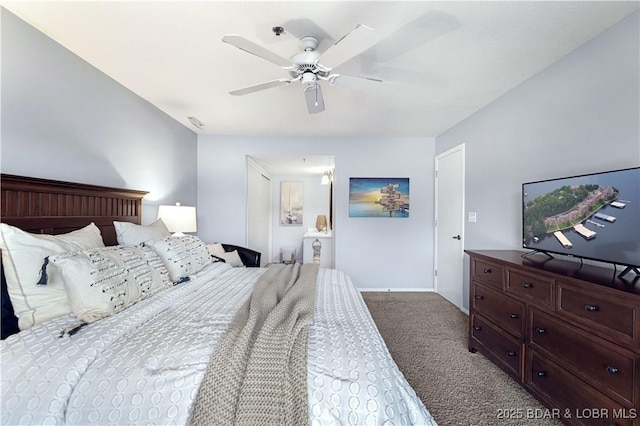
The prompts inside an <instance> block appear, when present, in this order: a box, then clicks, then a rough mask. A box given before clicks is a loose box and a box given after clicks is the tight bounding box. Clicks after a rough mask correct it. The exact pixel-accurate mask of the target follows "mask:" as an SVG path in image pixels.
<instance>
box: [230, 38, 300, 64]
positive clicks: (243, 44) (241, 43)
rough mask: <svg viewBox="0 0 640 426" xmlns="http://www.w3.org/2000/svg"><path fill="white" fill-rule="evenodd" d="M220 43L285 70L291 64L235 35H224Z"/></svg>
mask: <svg viewBox="0 0 640 426" xmlns="http://www.w3.org/2000/svg"><path fill="white" fill-rule="evenodd" d="M222 41H223V42H225V43H229V44H230V45H232V46H235V47H237V48H238V49H240V50H244V51H245V52H247V53H251V54H252V55H255V56H257V57H259V58H262V59H264V60H266V61H269V62H271V63H272V64H276V65H277V66H279V67H282V68H286V69H288V68H291V62H289V61H288V60H287V59H285V58H283V57H282V56H280V55H277V54H275V53H273V52H272V51H270V50H268V49H265V48H264V47H262V46H258V45H257V44H255V43H254V42H252V41H249V40H247V39H246V38H244V37H242V36H239V35H235V34H231V35H226V36H224V37H222Z"/></svg>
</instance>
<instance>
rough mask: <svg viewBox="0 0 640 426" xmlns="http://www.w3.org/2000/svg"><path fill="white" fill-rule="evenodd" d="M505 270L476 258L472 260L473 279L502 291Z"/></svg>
mask: <svg viewBox="0 0 640 426" xmlns="http://www.w3.org/2000/svg"><path fill="white" fill-rule="evenodd" d="M504 271H505V268H504V267H502V266H499V265H496V264H493V263H489V262H485V261H483V260H479V259H476V258H472V259H471V278H472V279H474V278H475V279H477V280H478V281H480V282H482V283H484V284H487V285H490V286H492V287H495V288H497V289H500V290H502V289H503V287H504Z"/></svg>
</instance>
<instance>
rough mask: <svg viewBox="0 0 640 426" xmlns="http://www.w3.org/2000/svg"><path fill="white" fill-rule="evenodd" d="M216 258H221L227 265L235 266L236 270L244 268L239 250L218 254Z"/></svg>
mask: <svg viewBox="0 0 640 426" xmlns="http://www.w3.org/2000/svg"><path fill="white" fill-rule="evenodd" d="M214 256H217V257H221V258H222V259H224V261H225V262H226V263H228V264H229V265H231V266H233V267H234V268H237V267H239V266H244V263H242V259H240V255H239V254H238V250H234V251H227V252H224V253H222V254H216V255H214Z"/></svg>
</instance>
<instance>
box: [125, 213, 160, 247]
mask: <svg viewBox="0 0 640 426" xmlns="http://www.w3.org/2000/svg"><path fill="white" fill-rule="evenodd" d="M113 227H114V228H115V229H116V238H117V240H118V244H120V245H131V246H135V245H137V244H140V243H144V242H145V241H149V240H161V239H163V238H165V237H168V236H169V235H171V233H170V232H169V230H168V229H167V225H165V223H164V222H163V221H162V219H158V220H156V221H155V222H153V223H152V224H151V225H149V226H144V225H136V224H135V223H131V222H118V221H115V220H114V221H113Z"/></svg>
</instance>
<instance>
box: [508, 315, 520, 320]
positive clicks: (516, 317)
mask: <svg viewBox="0 0 640 426" xmlns="http://www.w3.org/2000/svg"><path fill="white" fill-rule="evenodd" d="M509 318H511V319H518V314H509Z"/></svg>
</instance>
